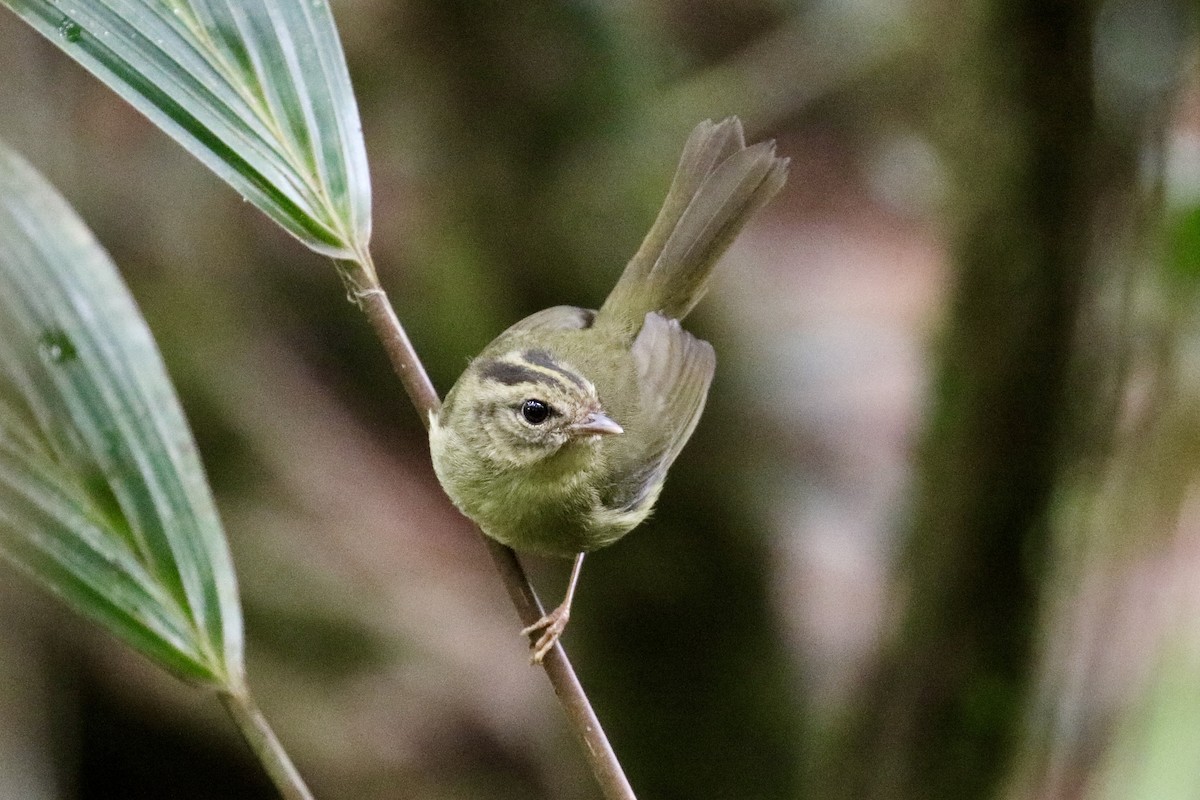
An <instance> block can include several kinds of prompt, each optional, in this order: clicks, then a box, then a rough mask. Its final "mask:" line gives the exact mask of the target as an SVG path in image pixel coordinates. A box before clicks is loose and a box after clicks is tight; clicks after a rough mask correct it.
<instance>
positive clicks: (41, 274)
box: [0, 144, 242, 689]
mask: <svg viewBox="0 0 1200 800" xmlns="http://www.w3.org/2000/svg"><path fill="white" fill-rule="evenodd" d="M0 555H3V556H4V557H5V558H7V559H8V560H10V561H11V562H12V563H14V564H15V565H16V566H17V567H18V568H19V569H20V570H22V571H24V572H26V573H27V574H29V575H30V576H32V577H33V578H34V579H35V580H36V581H38V582H40V583H41V584H43V585H44V586H46V587H47V588H49V589H50V590H51V591H52V592H54V593H55V594H57V595H60V596H61V597H62V598H64V599H65V600H66V601H67V602H68V603H69V604H70V605H72V606H74V607H75V608H76V609H78V610H79V611H81V612H83V613H84V614H86V615H88V616H90V617H92V618H94V619H96V620H98V621H99V622H100V623H101V624H103V625H104V626H105V627H107V628H108V629H109V630H111V631H112V632H113V633H115V634H116V635H118V636H120V637H121V638H123V639H125V640H126V641H128V642H129V643H130V644H132V645H133V646H135V647H137V648H138V649H140V650H142V651H143V652H145V653H146V654H147V655H149V656H151V657H152V658H154V659H156V660H157V661H158V662H160V663H161V664H163V665H164V666H166V667H168V668H169V669H171V670H173V671H174V672H176V673H178V674H180V675H182V676H184V677H186V678H189V679H192V680H196V681H199V682H203V683H208V684H212V685H215V686H218V687H220V688H225V689H232V688H236V687H240V686H241V685H242V620H241V611H240V608H239V605H238V599H237V588H236V584H235V580H234V574H233V566H232V564H231V562H230V558H229V552H228V549H227V547H226V543H225V539H224V536H223V534H222V531H221V525H220V521H219V520H218V518H217V514H216V509H215V507H214V505H213V500H212V497H211V495H210V492H209V489H208V484H207V482H206V481H205V477H204V472H203V470H202V468H201V466H200V461H199V458H198V457H197V454H196V448H195V445H194V443H193V441H192V437H191V434H190V432H189V430H188V427H187V423H186V422H185V420H184V417H183V412H182V410H181V409H180V406H179V402H178V400H177V398H176V396H175V393H174V390H173V389H172V387H171V383H170V380H169V379H168V377H167V374H166V370H165V369H164V367H163V363H162V359H161V358H160V356H159V354H158V350H157V349H156V348H155V345H154V342H153V340H152V339H151V337H150V332H149V330H148V329H147V327H146V324H145V322H144V321H143V320H142V317H141V315H140V314H139V312H138V310H137V307H136V306H135V305H134V303H133V299H132V298H131V297H130V295H129V292H128V291H127V290H126V288H125V286H124V284H123V283H122V282H121V279H120V277H119V275H118V274H117V271H116V268H115V267H114V266H113V264H112V262H111V261H110V260H109V258H108V256H107V255H106V254H105V253H104V251H103V250H102V249H101V248H100V246H99V244H98V243H97V242H96V241H95V239H94V238H93V237H92V235H91V233H90V232H89V231H88V230H87V228H86V227H85V226H84V224H83V223H82V221H80V220H79V218H78V217H77V216H76V215H75V214H74V212H73V211H72V210H71V208H70V207H69V206H68V205H67V204H66V202H65V201H64V200H63V199H62V198H61V197H60V196H59V195H58V194H57V193H56V192H55V191H54V189H53V188H52V187H51V186H49V185H48V184H47V183H46V182H45V181H44V180H43V179H42V178H41V176H39V175H38V174H37V173H36V172H34V171H33V169H32V168H31V167H30V166H29V165H28V164H26V163H25V162H24V161H23V160H21V159H20V158H19V157H18V156H17V155H16V154H14V153H13V152H12V151H11V150H9V149H8V148H7V147H5V146H4V145H2V144H0Z"/></svg>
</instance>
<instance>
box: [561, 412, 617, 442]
mask: <svg viewBox="0 0 1200 800" xmlns="http://www.w3.org/2000/svg"><path fill="white" fill-rule="evenodd" d="M568 430H569V431H571V433H573V434H575V435H576V436H590V435H592V434H601V435H608V434H614V433H624V432H625V429H624V428H622V427H621V426H620V425H618V424H617V422H616V420H614V419H613V418H612V417H610V416H608V415H607V414H605V413H604V412H602V411H593V412H592V413H590V414H588V415H587V416H586V417H584V418H583V419H581V420H580V421H579V422H576V423H575V424H574V425H572V426H570V427H569V428H568Z"/></svg>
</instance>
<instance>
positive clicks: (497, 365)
mask: <svg viewBox="0 0 1200 800" xmlns="http://www.w3.org/2000/svg"><path fill="white" fill-rule="evenodd" d="M479 374H480V375H482V376H483V377H484V378H485V379H486V380H492V381H496V382H497V383H503V384H504V385H505V386H516V385H517V384H519V383H536V384H541V385H542V386H555V387H559V388H561V387H562V385H563V384H562V381H560V380H558V379H557V378H555V377H554V376H553V375H547V374H546V373H545V372H542V371H540V370H536V369H531V368H529V367H526V366H523V365H521V364H514V363H512V362H511V361H500V360H499V359H492V360H489V361H485V362H484V363H483V364H482V365H481V366H480V368H479Z"/></svg>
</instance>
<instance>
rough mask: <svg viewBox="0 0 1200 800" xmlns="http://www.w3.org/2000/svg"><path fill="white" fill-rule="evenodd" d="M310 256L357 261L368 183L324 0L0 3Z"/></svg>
mask: <svg viewBox="0 0 1200 800" xmlns="http://www.w3.org/2000/svg"><path fill="white" fill-rule="evenodd" d="M0 2H2V3H3V4H4V5H6V6H8V7H9V8H11V9H12V10H13V11H15V12H16V13H17V14H18V15H20V16H21V17H22V18H23V19H25V20H26V21H27V22H29V23H30V24H31V25H33V26H34V27H35V28H36V29H37V30H38V31H40V32H41V33H42V34H43V35H45V36H46V37H47V38H49V39H50V40H51V41H53V42H54V43H55V44H57V45H58V46H59V47H61V48H62V49H63V50H64V51H66V52H67V53H68V54H69V55H70V56H71V57H72V58H74V59H75V60H76V61H78V62H79V63H81V64H82V65H83V66H84V67H86V68H87V69H88V70H90V71H91V72H92V73H94V74H95V75H97V76H98V77H99V78H100V79H101V80H102V81H104V82H105V83H106V84H108V85H109V86H110V87H112V88H113V89H114V90H115V91H116V92H117V93H118V94H120V95H121V96H122V97H124V98H125V99H126V100H128V101H129V102H130V103H132V104H133V105H134V106H135V107H136V108H137V109H138V110H140V111H141V112H142V113H144V114H145V115H146V116H147V117H149V118H150V119H151V120H152V121H153V122H154V123H155V124H157V125H158V126H159V127H161V128H162V129H163V130H165V131H166V132H167V133H168V134H170V135H171V136H172V137H174V138H175V139H177V140H178V141H179V142H180V143H182V144H183V146H184V147H186V148H187V149H188V150H189V151H191V152H192V153H193V154H194V155H195V156H197V157H198V158H199V159H200V160H201V161H203V162H204V163H205V164H206V165H207V166H208V167H209V168H210V169H212V170H213V171H215V172H216V173H217V174H218V175H220V176H221V177H222V178H224V179H225V180H226V181H228V182H229V183H230V184H232V185H233V187H234V188H235V189H237V190H238V191H239V192H240V193H241V194H242V195H243V196H244V197H246V198H247V199H248V200H249V201H250V202H252V203H254V204H255V205H256V206H258V207H259V208H260V209H262V210H263V211H265V212H266V213H267V214H268V215H269V216H270V217H271V218H272V219H274V220H275V221H276V222H278V223H279V224H280V225H282V226H283V227H284V228H285V229H287V230H288V231H289V232H291V233H292V234H293V235H295V236H296V237H298V238H299V239H300V240H301V241H302V242H304V243H305V244H307V245H308V246H309V247H311V248H312V249H314V250H316V251H318V252H320V253H324V254H326V255H329V256H332V257H334V258H339V259H349V260H354V261H364V260H365V253H366V250H367V242H368V239H369V238H370V232H371V200H370V183H369V178H368V175H367V161H366V152H365V148H364V146H363V140H362V131H361V127H360V124H359V118H358V108H357V106H356V105H355V101H354V94H353V92H352V90H351V87H350V78H349V75H348V73H347V70H346V62H345V57H344V56H343V54H342V48H341V43H340V42H339V40H338V36H337V31H336V29H335V28H334V24H333V17H332V15H331V13H330V10H329V6H328V4H327V2H326V0H71V1H70V2H63V0H0Z"/></svg>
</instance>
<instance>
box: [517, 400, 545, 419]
mask: <svg viewBox="0 0 1200 800" xmlns="http://www.w3.org/2000/svg"><path fill="white" fill-rule="evenodd" d="M521 416H522V417H524V418H525V421H526V422H528V423H529V424H530V425H541V424H542V423H543V422H545V421H546V418H547V417H549V416H550V406H548V405H546V404H545V403H543V402H542V401H541V400H526V401H525V402H524V403H521Z"/></svg>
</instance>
